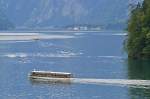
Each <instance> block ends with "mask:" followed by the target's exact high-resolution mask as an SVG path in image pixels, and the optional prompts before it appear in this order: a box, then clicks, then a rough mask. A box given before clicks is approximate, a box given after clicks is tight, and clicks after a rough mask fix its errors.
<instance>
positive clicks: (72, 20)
mask: <svg viewBox="0 0 150 99" xmlns="http://www.w3.org/2000/svg"><path fill="white" fill-rule="evenodd" d="M135 2H137V0H135V1H133V0H0V6H1V8H2V9H3V12H5V14H6V16H7V17H8V19H9V20H10V21H11V22H13V24H14V25H15V26H16V27H32V28H33V27H53V26H60V27H61V26H68V25H74V24H75V25H78V24H90V25H102V26H104V27H107V28H109V27H113V28H114V27H118V26H121V27H124V26H125V24H126V21H127V19H128V7H129V4H130V3H135ZM113 24H114V25H113Z"/></svg>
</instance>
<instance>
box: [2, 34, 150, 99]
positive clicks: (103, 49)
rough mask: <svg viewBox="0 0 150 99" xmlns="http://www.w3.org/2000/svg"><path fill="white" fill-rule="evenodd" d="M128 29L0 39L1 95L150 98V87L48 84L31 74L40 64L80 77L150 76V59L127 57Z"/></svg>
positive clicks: (21, 98) (20, 98)
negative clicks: (142, 59) (38, 37)
mask: <svg viewBox="0 0 150 99" xmlns="http://www.w3.org/2000/svg"><path fill="white" fill-rule="evenodd" d="M123 33H124V32H105V31H103V32H95V33H94V32H91V33H90V32H89V33H84V32H80V33H78V32H77V33H69V32H67V33H65V32H64V33H53V32H49V33H48V32H47V33H46V34H48V35H52V34H58V35H60V36H61V35H62V36H63V37H64V36H71V37H72V38H63V39H62V38H61V39H59V38H58V39H48V40H31V41H30V40H28V41H0V64H1V65H0V99H110V98H112V99H149V98H150V88H149V87H148V86H145V87H143V86H142V87H140V86H134V87H132V86H117V85H103V84H99V85H97V84H52V83H49V84H44V83H39V82H32V81H31V80H30V79H29V78H28V73H29V72H30V71H32V70H33V69H36V70H51V71H59V72H71V73H73V74H74V76H75V77H77V78H95V79H96V78H97V79H143V80H144V79H145V80H149V79H150V72H149V70H150V67H149V65H150V62H149V61H148V60H147V61H146V60H145V61H141V60H136V61H135V60H128V59H127V56H126V53H125V52H124V50H123V43H124V40H125V38H126V36H125V35H122V34H123ZM44 34H45V33H44Z"/></svg>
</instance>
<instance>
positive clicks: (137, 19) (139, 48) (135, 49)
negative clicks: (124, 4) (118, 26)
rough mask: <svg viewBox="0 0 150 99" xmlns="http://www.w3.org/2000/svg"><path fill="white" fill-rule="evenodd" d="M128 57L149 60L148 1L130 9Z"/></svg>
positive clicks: (149, 1)
mask: <svg viewBox="0 0 150 99" xmlns="http://www.w3.org/2000/svg"><path fill="white" fill-rule="evenodd" d="M128 31H129V33H128V41H127V50H128V56H129V57H131V58H136V59H141V58H142V59H143V58H144V59H145V58H146V59H149V58H150V0H144V1H143V2H142V3H139V4H138V5H136V6H134V7H132V11H131V16H130V19H129V21H128Z"/></svg>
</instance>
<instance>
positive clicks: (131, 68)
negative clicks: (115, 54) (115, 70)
mask: <svg viewBox="0 0 150 99" xmlns="http://www.w3.org/2000/svg"><path fill="white" fill-rule="evenodd" d="M149 70H150V60H131V59H129V60H128V78H129V79H144V80H149V79H150V71H149ZM129 94H130V97H131V99H149V98H150V88H148V87H147V86H145V88H136V87H134V88H129Z"/></svg>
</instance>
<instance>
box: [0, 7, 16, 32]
mask: <svg viewBox="0 0 150 99" xmlns="http://www.w3.org/2000/svg"><path fill="white" fill-rule="evenodd" d="M12 28H14V25H13V24H12V23H11V22H10V21H9V19H8V18H7V16H6V15H5V14H4V13H3V11H2V10H1V9H0V30H8V29H12Z"/></svg>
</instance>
